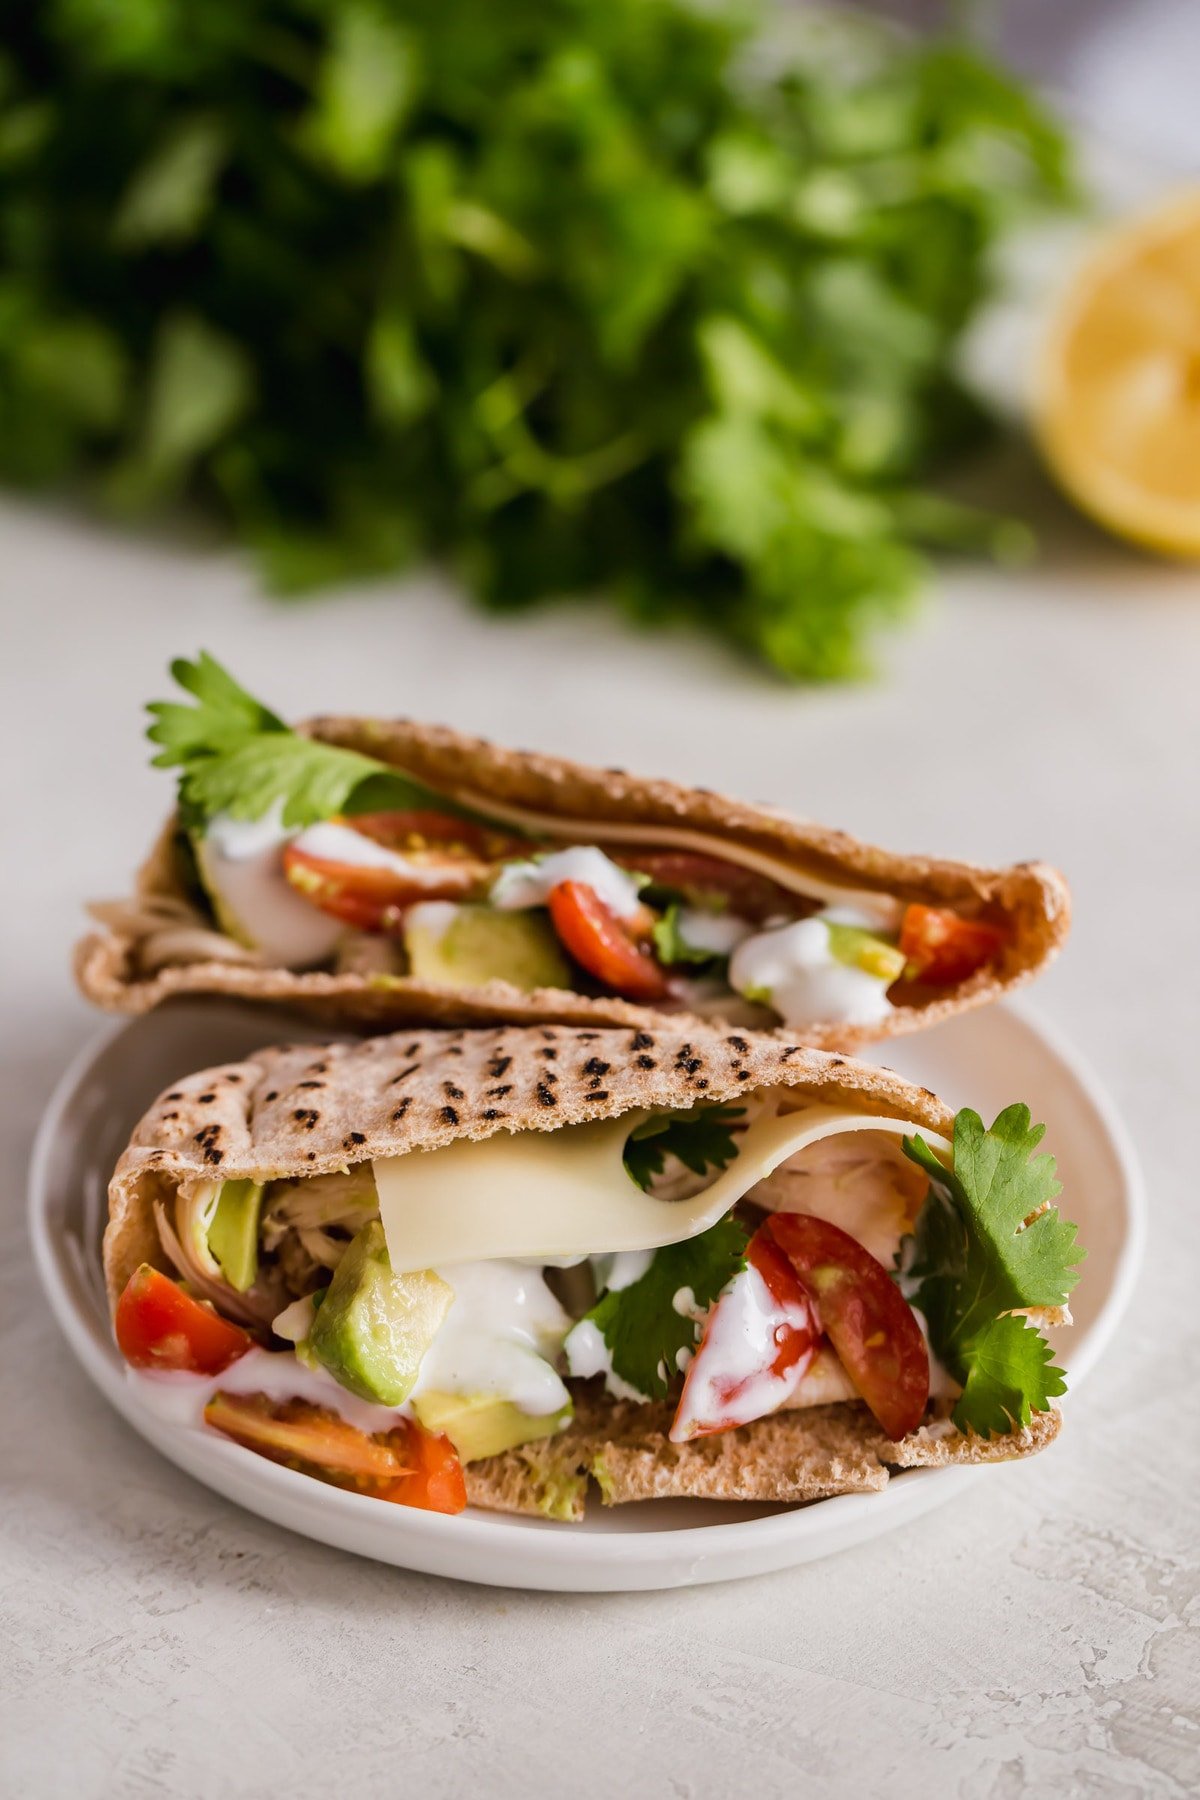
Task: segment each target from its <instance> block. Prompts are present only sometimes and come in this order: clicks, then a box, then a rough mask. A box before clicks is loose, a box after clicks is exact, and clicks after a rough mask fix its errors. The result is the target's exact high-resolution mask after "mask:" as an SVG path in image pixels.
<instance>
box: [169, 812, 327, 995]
mask: <svg viewBox="0 0 1200 1800" xmlns="http://www.w3.org/2000/svg"><path fill="white" fill-rule="evenodd" d="M282 810H283V809H282V805H279V806H276V807H274V808H273V809H272V810H271V811H270V812H269V813H267V814H265V815H264V816H263V817H262V818H261V819H231V818H230V817H229V815H228V814H227V813H218V814H217V816H216V818H214V819H210V820H209V823H208V829H207V831H206V832H205V834H204V836H203V837H202V838H197V840H196V846H195V847H196V861H197V863H198V864H199V867H200V873H201V877H202V879H203V881H204V885H205V887H206V888H207V889H208V890H209V893H210V896H211V897H212V900H213V905H214V910H215V911H216V914H217V920H218V923H219V924H220V925H221V928H222V929H223V930H224V931H225V932H226V933H227V934H228V936H230V937H234V938H236V939H237V940H238V942H239V943H243V944H246V945H247V946H248V947H249V948H250V949H253V950H260V951H261V952H262V953H263V955H264V956H265V957H266V958H267V959H268V960H269V961H270V962H273V963H277V964H279V965H281V966H282V967H284V968H289V969H303V968H307V967H308V966H309V965H310V964H312V963H317V962H323V961H324V960H325V958H326V957H327V956H331V955H332V954H333V950H334V947H335V945H336V944H337V941H338V939H339V938H340V937H341V935H342V933H343V932H344V931H345V929H346V927H345V926H344V925H343V924H342V923H340V921H339V920H337V919H331V918H330V917H329V916H328V914H326V913H323V912H320V911H318V909H317V908H316V907H315V906H312V905H310V903H309V902H308V901H307V900H303V899H301V897H300V895H299V894H298V893H296V891H295V889H294V888H292V887H291V886H289V884H288V880H287V877H286V876H285V874H284V872H283V852H284V848H285V846H286V845H287V844H289V843H290V842H291V841H292V839H293V838H294V837H295V835H296V833H295V832H294V831H288V830H285V828H284V826H283V824H282V822H281V815H282ZM350 835H351V836H353V835H354V834H353V833H351V834H350Z"/></svg>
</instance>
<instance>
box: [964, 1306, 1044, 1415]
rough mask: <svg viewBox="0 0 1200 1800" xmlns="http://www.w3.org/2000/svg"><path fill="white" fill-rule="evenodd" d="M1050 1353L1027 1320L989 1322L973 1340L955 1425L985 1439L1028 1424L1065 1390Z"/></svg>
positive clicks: (1009, 1316)
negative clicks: (1055, 1396) (971, 1430)
mask: <svg viewBox="0 0 1200 1800" xmlns="http://www.w3.org/2000/svg"><path fill="white" fill-rule="evenodd" d="M1053 1355H1054V1352H1053V1351H1052V1350H1051V1348H1050V1346H1049V1344H1048V1343H1047V1342H1046V1340H1045V1338H1044V1337H1043V1336H1042V1334H1041V1332H1040V1331H1037V1330H1035V1329H1034V1327H1033V1326H1032V1325H1030V1324H1029V1322H1028V1321H1027V1320H1026V1319H1022V1318H1020V1317H1019V1316H1018V1315H1016V1314H1015V1313H1006V1314H1005V1315H1004V1317H1003V1318H999V1319H993V1320H992V1321H991V1323H990V1324H989V1325H985V1326H984V1327H983V1330H982V1331H981V1332H979V1334H978V1336H977V1337H975V1338H974V1339H973V1340H972V1343H971V1351H970V1356H969V1359H968V1360H967V1363H966V1379H965V1381H964V1382H963V1391H962V1397H961V1399H960V1400H959V1403H958V1406H957V1407H956V1408H955V1415H954V1417H955V1423H956V1424H958V1425H962V1424H963V1421H964V1420H965V1421H966V1422H967V1424H969V1425H970V1426H971V1427H972V1428H973V1429H974V1430H975V1431H978V1432H980V1433H981V1434H982V1435H984V1436H991V1435H992V1434H993V1433H995V1434H997V1435H1002V1434H1003V1433H1004V1432H1006V1431H1009V1430H1011V1428H1012V1426H1013V1424H1014V1423H1016V1424H1019V1425H1028V1423H1029V1421H1030V1419H1031V1418H1032V1417H1033V1414H1034V1413H1035V1412H1045V1410H1046V1408H1047V1407H1048V1406H1049V1404H1050V1400H1051V1397H1052V1396H1053V1395H1055V1394H1065V1393H1066V1391H1067V1382H1066V1376H1065V1375H1064V1373H1063V1371H1062V1370H1061V1369H1057V1368H1055V1367H1054V1366H1053V1364H1052V1362H1051V1360H1050V1359H1051V1357H1052V1356H1053ZM960 1413H961V1414H962V1417H961V1418H960V1417H959V1414H960Z"/></svg>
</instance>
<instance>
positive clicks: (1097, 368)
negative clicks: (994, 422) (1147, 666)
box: [1034, 191, 1200, 560]
mask: <svg viewBox="0 0 1200 1800" xmlns="http://www.w3.org/2000/svg"><path fill="white" fill-rule="evenodd" d="M1034 424H1035V429H1036V431H1037V435H1038V439H1039V442H1040V443H1041V446H1042V450H1043V452H1044V454H1045V457H1046V460H1047V462H1048V463H1049V465H1050V467H1051V469H1052V470H1053V471H1054V474H1055V475H1056V476H1057V478H1058V480H1059V481H1060V482H1061V483H1062V486H1063V487H1064V488H1065V489H1066V491H1067V492H1068V494H1070V495H1071V497H1072V498H1073V499H1074V500H1075V501H1076V502H1077V503H1078V504H1079V505H1080V506H1081V507H1082V508H1083V509H1084V511H1085V512H1088V513H1090V514H1091V515H1092V517H1093V518H1094V519H1096V520H1097V521H1098V522H1099V523H1100V524H1101V525H1104V526H1106V527H1107V528H1108V529H1109V530H1110V531H1113V532H1116V533H1117V534H1118V535H1119V536H1121V537H1126V538H1131V539H1132V540H1133V541H1134V542H1135V543H1139V544H1145V545H1147V546H1149V547H1150V548H1151V549H1153V550H1157V551H1160V552H1161V553H1163V554H1165V555H1168V556H1177V557H1184V558H1187V559H1193V558H1194V559H1196V560H1200V192H1195V191H1192V192H1189V193H1187V194H1183V195H1179V196H1177V197H1176V198H1175V199H1174V200H1172V201H1171V202H1170V203H1169V204H1168V205H1166V206H1164V207H1162V208H1161V209H1160V210H1158V211H1156V212H1154V213H1152V214H1151V215H1150V216H1149V217H1146V218H1142V219H1139V220H1137V221H1135V222H1134V223H1132V224H1130V225H1126V226H1123V227H1120V228H1118V229H1117V230H1116V231H1115V232H1114V233H1112V234H1111V235H1110V236H1109V237H1107V238H1106V239H1105V240H1104V242H1103V243H1102V244H1101V245H1100V247H1099V249H1098V251H1096V252H1095V253H1094V254H1093V255H1092V256H1091V257H1090V258H1089V259H1088V260H1087V261H1086V262H1085V263H1084V265H1083V267H1082V268H1081V269H1080V271H1079V273H1078V274H1077V275H1076V276H1075V278H1074V280H1073V281H1072V283H1071V285H1070V287H1069V289H1068V291H1067V293H1066V294H1065V296H1064V297H1063V300H1062V301H1061V302H1060V304H1059V307H1058V309H1057V311H1056V313H1055V315H1054V317H1053V319H1052V321H1051V325H1050V330H1049V332H1048V335H1047V338H1046V341H1045V344H1044V346H1043V350H1042V355H1041V358H1040V362H1039V366H1038V370H1037V377H1036V383H1035V395H1034Z"/></svg>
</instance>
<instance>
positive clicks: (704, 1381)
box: [671, 1263, 813, 1444]
mask: <svg viewBox="0 0 1200 1800" xmlns="http://www.w3.org/2000/svg"><path fill="white" fill-rule="evenodd" d="M681 1301H684V1302H685V1304H684V1305H681V1304H680V1302H681ZM686 1303H690V1306H691V1308H692V1309H694V1308H695V1296H694V1295H692V1293H691V1290H690V1289H687V1288H684V1289H681V1290H680V1292H679V1293H678V1294H676V1296H675V1302H674V1305H675V1310H676V1312H681V1313H683V1314H684V1316H685V1317H687V1316H689V1313H688V1307H687V1304H686ZM690 1316H694V1310H693V1312H692V1314H691V1315H690ZM787 1325H794V1326H795V1327H796V1328H797V1329H798V1330H800V1331H804V1332H808V1331H810V1330H811V1314H810V1312H809V1309H808V1307H807V1306H797V1305H795V1304H794V1303H792V1302H790V1301H789V1302H780V1301H778V1300H776V1299H775V1297H774V1295H773V1294H772V1293H771V1290H770V1288H768V1286H767V1284H766V1282H765V1281H764V1280H763V1278H762V1276H761V1275H760V1274H759V1272H758V1270H757V1269H756V1268H755V1267H754V1265H753V1263H747V1265H746V1267H745V1268H744V1269H742V1270H741V1271H740V1272H739V1273H738V1274H737V1275H735V1276H734V1278H733V1280H732V1281H731V1282H729V1283H728V1284H727V1285H726V1287H725V1288H724V1289H723V1290H722V1292H721V1294H720V1296H719V1303H718V1304H717V1306H716V1307H715V1309H714V1310H713V1312H712V1313H711V1315H710V1317H709V1320H708V1325H707V1335H706V1336H705V1338H704V1342H703V1343H702V1345H701V1347H700V1349H699V1351H698V1353H697V1354H696V1357H695V1359H694V1361H693V1362H692V1364H691V1367H690V1368H689V1370H688V1378H687V1385H686V1387H685V1388H684V1391H683V1396H682V1398H681V1400H680V1404H679V1411H678V1415H677V1417H676V1420H675V1423H674V1424H673V1425H672V1427H671V1440H672V1442H673V1443H677V1444H683V1443H686V1442H687V1441H688V1439H689V1438H691V1437H694V1436H695V1435H696V1432H697V1428H698V1427H700V1428H703V1427H704V1426H705V1425H707V1426H709V1427H710V1428H711V1427H712V1426H713V1425H715V1424H717V1423H718V1422H720V1423H721V1424H722V1425H728V1426H733V1425H748V1424H749V1423H750V1421H751V1420H752V1419H761V1418H763V1417H765V1415H766V1414H767V1413H772V1412H777V1411H778V1409H779V1408H780V1407H781V1406H784V1405H786V1403H787V1401H788V1400H789V1398H790V1397H791V1395H792V1394H793V1393H794V1392H795V1389H796V1387H797V1385H798V1383H799V1381H800V1378H801V1376H802V1375H803V1374H804V1371H805V1369H806V1368H807V1367H808V1365H809V1363H810V1362H811V1361H812V1355H813V1353H812V1350H811V1349H809V1350H808V1351H806V1352H805V1353H804V1354H802V1355H801V1356H800V1357H799V1358H798V1359H797V1361H796V1362H795V1363H794V1364H793V1365H792V1367H791V1368H790V1369H787V1370H785V1371H784V1373H783V1374H782V1375H777V1374H776V1373H775V1371H774V1370H773V1369H772V1368H771V1363H772V1361H773V1360H774V1358H775V1356H776V1353H777V1340H776V1332H777V1331H778V1330H779V1329H780V1328H781V1327H783V1326H787Z"/></svg>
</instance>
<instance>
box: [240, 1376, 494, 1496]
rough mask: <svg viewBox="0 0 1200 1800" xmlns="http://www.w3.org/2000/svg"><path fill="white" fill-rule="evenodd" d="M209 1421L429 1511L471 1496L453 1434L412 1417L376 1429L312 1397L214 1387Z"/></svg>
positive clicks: (275, 1455) (350, 1483)
mask: <svg viewBox="0 0 1200 1800" xmlns="http://www.w3.org/2000/svg"><path fill="white" fill-rule="evenodd" d="M204 1417H205V1420H206V1421H207V1423H208V1424H209V1425H211V1426H213V1427H214V1429H215V1430H217V1431H221V1432H224V1434H225V1436H226V1437H231V1438H233V1439H234V1441H235V1442H236V1443H239V1444H241V1445H243V1446H244V1447H245V1448H246V1449H247V1450H254V1451H257V1453H258V1454H259V1455H260V1456H266V1457H269V1458H270V1460H271V1461H272V1462H278V1463H283V1464H284V1465H285V1466H286V1467H288V1468H295V1469H299V1470H300V1471H301V1472H302V1473H305V1474H311V1475H317V1476H319V1477H320V1478H321V1480H323V1481H330V1482H332V1483H333V1484H334V1485H335V1486H337V1487H349V1488H354V1489H357V1490H358V1491H359V1492H361V1493H365V1494H369V1495H370V1496H371V1497H372V1498H375V1499H379V1500H391V1501H394V1502H395V1503H396V1504H397V1505H400V1506H416V1507H420V1508H422V1509H423V1510H424V1511H426V1512H449V1513H455V1512H461V1511H462V1510H463V1507H464V1506H465V1505H466V1503H467V1494H466V1486H465V1483H464V1481H463V1473H462V1464H461V1463H460V1462H459V1460H458V1454H457V1452H456V1451H455V1449H454V1446H453V1445H452V1444H451V1442H450V1440H449V1438H444V1437H435V1436H434V1435H433V1433H432V1432H428V1431H423V1430H422V1428H421V1427H420V1426H419V1425H418V1424H416V1423H415V1422H414V1421H413V1420H410V1419H401V1420H399V1421H398V1422H397V1426H396V1429H395V1430H393V1431H389V1432H386V1433H382V1434H381V1435H379V1436H377V1437H369V1436H368V1435H367V1433H366V1432H365V1431H359V1430H358V1428H357V1427H356V1426H354V1425H348V1424H347V1423H346V1421H345V1420H344V1419H339V1418H338V1416H337V1415H336V1413H332V1412H328V1411H326V1410H325V1409H324V1408H323V1407H316V1406H312V1405H310V1404H309V1403H308V1402H307V1401H304V1400H289V1401H285V1402H283V1403H282V1404H281V1403H280V1402H278V1401H273V1400H269V1399H268V1398H267V1397H266V1395H265V1394H223V1393H218V1394H214V1396H213V1398H212V1399H211V1400H210V1401H209V1403H208V1405H207V1406H206V1407H205V1409H204Z"/></svg>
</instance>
